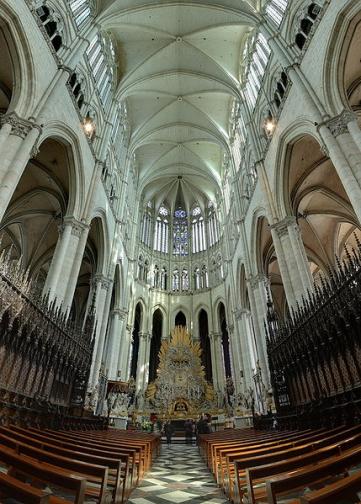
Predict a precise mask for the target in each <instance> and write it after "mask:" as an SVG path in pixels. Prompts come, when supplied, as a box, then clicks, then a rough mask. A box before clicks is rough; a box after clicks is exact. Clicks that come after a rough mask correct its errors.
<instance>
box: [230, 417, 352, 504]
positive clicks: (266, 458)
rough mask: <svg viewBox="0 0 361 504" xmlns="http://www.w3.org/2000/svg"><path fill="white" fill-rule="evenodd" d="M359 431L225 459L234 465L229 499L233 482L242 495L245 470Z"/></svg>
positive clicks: (318, 446) (339, 440) (303, 451)
mask: <svg viewBox="0 0 361 504" xmlns="http://www.w3.org/2000/svg"><path fill="white" fill-rule="evenodd" d="M360 430H361V426H355V427H351V428H349V429H344V430H343V431H341V432H337V433H336V434H331V435H325V436H324V437H321V438H318V439H312V436H310V437H309V438H306V439H305V440H303V444H296V446H294V447H288V448H285V446H283V445H279V446H277V448H272V449H271V450H266V451H262V450H260V451H258V453H257V451H254V450H250V451H248V452H244V453H243V455H242V457H240V456H236V457H233V456H229V457H227V458H228V460H229V461H231V462H233V464H234V471H233V473H230V474H229V486H228V491H229V496H230V498H231V499H233V497H234V489H233V486H234V480H235V483H236V488H237V490H238V492H240V494H239V495H241V494H242V487H243V485H244V484H245V478H246V470H247V469H249V468H255V467H259V466H262V465H271V464H275V463H276V462H281V461H285V460H288V459H290V458H292V457H297V456H301V455H304V454H307V453H311V452H313V451H315V450H317V449H319V448H322V447H326V446H329V445H332V444H334V443H336V442H337V443H339V442H341V441H342V440H345V439H347V438H348V437H349V436H350V435H352V434H354V433H356V434H358V433H359V432H360ZM331 432H332V431H331ZM326 433H327V432H326ZM326 433H325V434H326ZM328 433H329V432H328ZM356 434H355V435H356Z"/></svg>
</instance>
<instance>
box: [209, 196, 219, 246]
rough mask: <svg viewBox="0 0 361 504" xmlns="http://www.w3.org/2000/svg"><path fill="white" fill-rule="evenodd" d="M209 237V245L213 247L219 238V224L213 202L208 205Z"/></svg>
mask: <svg viewBox="0 0 361 504" xmlns="http://www.w3.org/2000/svg"><path fill="white" fill-rule="evenodd" d="M208 237H209V246H210V247H213V245H215V244H216V243H217V242H218V240H219V225H218V221H217V215H216V211H215V208H214V206H213V203H211V202H210V203H209V205H208Z"/></svg>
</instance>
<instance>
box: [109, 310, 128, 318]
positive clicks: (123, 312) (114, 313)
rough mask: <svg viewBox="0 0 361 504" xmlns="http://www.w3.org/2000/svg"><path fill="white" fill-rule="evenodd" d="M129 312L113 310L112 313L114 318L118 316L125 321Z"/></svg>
mask: <svg viewBox="0 0 361 504" xmlns="http://www.w3.org/2000/svg"><path fill="white" fill-rule="evenodd" d="M127 313H128V312H126V311H124V310H122V309H121V308H113V310H112V311H111V312H110V314H111V315H112V316H114V315H117V316H118V317H119V318H120V320H124V319H125V317H126V315H127Z"/></svg>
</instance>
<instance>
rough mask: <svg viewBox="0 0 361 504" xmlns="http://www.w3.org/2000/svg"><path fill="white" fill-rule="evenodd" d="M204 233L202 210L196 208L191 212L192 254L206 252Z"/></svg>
mask: <svg viewBox="0 0 361 504" xmlns="http://www.w3.org/2000/svg"><path fill="white" fill-rule="evenodd" d="M206 248H207V247H206V232H205V223H204V218H203V215H202V210H201V209H200V207H199V206H196V207H195V208H193V210H192V252H193V254H197V252H203V250H206Z"/></svg>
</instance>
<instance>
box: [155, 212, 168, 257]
mask: <svg viewBox="0 0 361 504" xmlns="http://www.w3.org/2000/svg"><path fill="white" fill-rule="evenodd" d="M168 244H169V211H168V209H167V208H166V207H165V206H164V205H162V206H161V207H160V208H159V211H158V216H157V219H156V222H155V230H154V244H153V248H154V250H156V251H158V252H162V253H163V254H167V253H168V248H169V246H168Z"/></svg>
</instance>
